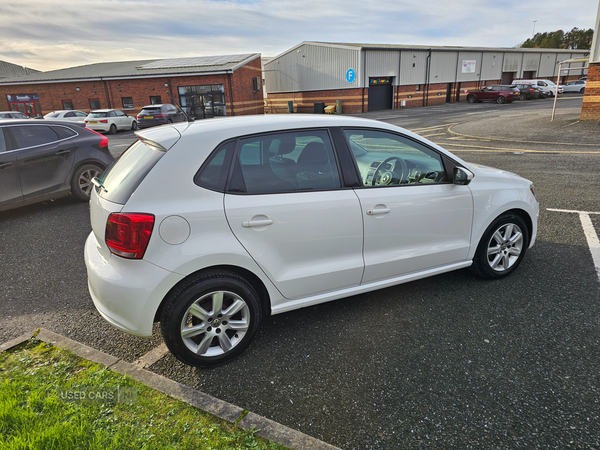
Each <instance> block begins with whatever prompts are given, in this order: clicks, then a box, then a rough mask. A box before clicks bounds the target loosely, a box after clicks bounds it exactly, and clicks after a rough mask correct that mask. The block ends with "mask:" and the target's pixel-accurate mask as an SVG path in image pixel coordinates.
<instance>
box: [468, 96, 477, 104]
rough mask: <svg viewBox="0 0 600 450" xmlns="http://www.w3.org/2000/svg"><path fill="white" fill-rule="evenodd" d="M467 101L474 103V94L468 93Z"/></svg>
mask: <svg viewBox="0 0 600 450" xmlns="http://www.w3.org/2000/svg"><path fill="white" fill-rule="evenodd" d="M467 101H468V102H469V103H475V102H476V101H477V99H476V98H475V96H474V95H469V96H468V97H467Z"/></svg>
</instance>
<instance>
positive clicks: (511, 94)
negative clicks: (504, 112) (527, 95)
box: [467, 84, 521, 103]
mask: <svg viewBox="0 0 600 450" xmlns="http://www.w3.org/2000/svg"><path fill="white" fill-rule="evenodd" d="M520 95H521V93H520V92H519V90H518V89H517V88H516V87H513V86H506V85H500V84H496V85H490V86H485V87H484V88H482V89H480V90H478V91H469V93H468V95H467V101H468V102H469V103H480V102H484V101H489V102H496V103H511V102H512V101H513V100H515V99H519V97H520Z"/></svg>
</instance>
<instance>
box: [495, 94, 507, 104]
mask: <svg viewBox="0 0 600 450" xmlns="http://www.w3.org/2000/svg"><path fill="white" fill-rule="evenodd" d="M496 103H506V98H505V97H504V96H502V95H499V96H498V97H496Z"/></svg>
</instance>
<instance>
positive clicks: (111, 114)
mask: <svg viewBox="0 0 600 450" xmlns="http://www.w3.org/2000/svg"><path fill="white" fill-rule="evenodd" d="M108 117H117V113H116V112H115V111H111V112H109V113H108Z"/></svg>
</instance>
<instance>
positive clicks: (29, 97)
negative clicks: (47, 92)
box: [6, 94, 39, 103]
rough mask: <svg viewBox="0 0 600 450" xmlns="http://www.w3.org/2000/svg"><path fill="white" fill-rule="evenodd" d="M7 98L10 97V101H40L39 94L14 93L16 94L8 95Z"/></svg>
mask: <svg viewBox="0 0 600 450" xmlns="http://www.w3.org/2000/svg"><path fill="white" fill-rule="evenodd" d="M6 98H7V99H8V101H9V103H13V102H37V101H39V98H38V96H37V94H14V95H7V96H6Z"/></svg>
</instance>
